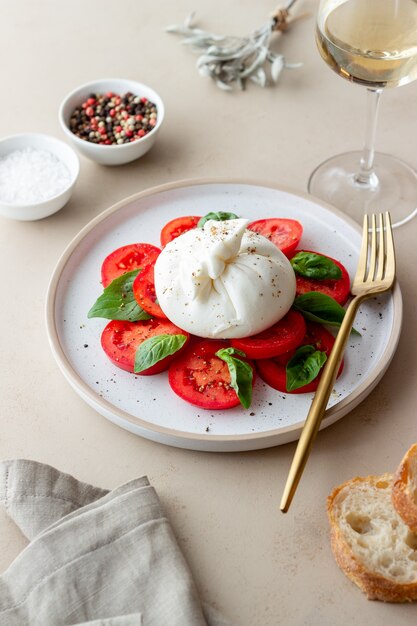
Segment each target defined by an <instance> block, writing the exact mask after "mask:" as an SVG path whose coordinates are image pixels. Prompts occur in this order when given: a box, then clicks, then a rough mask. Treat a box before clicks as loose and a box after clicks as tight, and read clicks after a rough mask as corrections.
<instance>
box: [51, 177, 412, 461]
mask: <svg viewBox="0 0 417 626" xmlns="http://www.w3.org/2000/svg"><path fill="white" fill-rule="evenodd" d="M213 210H214V211H232V212H234V213H237V214H238V215H240V216H242V217H247V218H249V219H259V218H262V217H291V218H295V219H298V220H300V221H301V222H302V224H303V226H304V234H303V238H302V242H301V245H302V247H303V248H305V249H309V250H317V251H320V252H323V253H325V254H328V255H330V256H332V257H335V258H337V259H339V260H340V261H342V262H343V263H344V264H345V266H346V267H347V269H348V271H349V273H350V275H351V276H353V275H354V273H355V270H356V263H357V258H358V251H359V245H360V239H361V232H360V228H359V226H358V225H357V224H355V223H354V222H353V221H351V220H349V219H347V218H346V217H345V216H343V215H342V214H341V213H339V212H337V211H335V210H334V209H332V208H330V207H326V206H325V205H323V204H321V203H319V202H318V201H316V200H315V199H313V198H312V197H310V196H302V195H296V194H294V193H291V192H290V191H286V190H282V189H278V188H276V187H274V186H271V185H265V184H255V183H245V182H242V181H232V182H225V181H220V182H219V181H183V182H178V183H173V184H168V185H163V186H160V187H157V188H154V189H150V190H147V191H144V192H141V193H139V194H137V195H135V196H132V197H130V198H127V199H125V200H123V201H121V202H119V203H118V204H117V205H115V206H113V207H111V208H110V209H108V210H107V211H105V212H104V213H102V214H101V215H99V216H98V217H97V218H95V219H94V220H93V221H92V222H90V223H89V224H88V225H87V226H86V227H85V228H84V229H83V230H82V231H81V232H80V233H79V234H78V235H77V237H75V239H74V240H73V241H72V242H71V244H70V245H69V246H68V248H67V250H66V251H65V252H64V254H63V255H62V257H61V259H60V261H59V262H58V265H57V267H56V269H55V271H54V274H53V276H52V279H51V283H50V286H49V291H48V297H47V330H48V336H49V340H50V344H51V347H52V350H53V353H54V356H55V358H56V360H57V362H58V365H59V367H60V368H61V370H62V372H63V373H64V375H65V377H66V378H67V379H68V381H69V382H70V384H71V385H72V386H73V388H74V389H75V391H76V392H77V393H78V394H79V395H80V396H81V397H82V398H84V400H86V402H88V404H89V405H91V406H92V407H93V408H94V409H96V410H97V411H98V412H99V413H101V414H102V415H103V416H104V417H106V418H108V419H109V420H111V421H112V422H114V423H116V424H118V425H119V426H122V427H123V428H126V429H128V430H130V431H131V432H133V433H135V434H137V435H140V436H142V437H146V438H148V439H152V440H153V441H158V442H160V443H164V444H168V445H173V446H178V447H182V448H189V449H194V450H207V451H238V450H254V449H260V448H266V447H270V446H275V445H278V444H282V443H286V442H289V441H293V440H295V439H297V438H298V436H299V434H300V431H301V428H302V425H303V421H304V419H305V417H306V415H307V412H308V408H309V405H310V403H311V399H312V394H303V395H289V394H281V393H279V392H277V391H275V390H273V389H271V388H270V387H268V386H266V385H265V384H263V382H262V381H261V380H260V379H258V380H257V382H256V385H255V389H254V399H253V404H252V407H251V408H250V409H249V410H246V411H245V410H243V409H241V408H240V407H238V408H236V409H229V410H227V411H210V410H209V411H206V410H203V409H198V408H196V407H193V406H191V405H190V404H188V403H186V402H184V401H183V400H181V399H180V398H178V397H177V396H176V395H175V394H174V393H173V392H172V391H171V389H170V387H169V385H168V380H167V374H166V373H163V374H159V375H157V376H151V377H141V376H134V375H133V374H129V373H128V372H125V371H122V370H119V369H118V368H117V367H115V366H114V365H112V364H111V363H110V361H108V359H107V358H106V357H105V355H104V353H103V352H102V349H101V346H100V335H101V331H102V329H103V328H104V326H105V325H106V323H107V321H106V320H102V319H92V320H88V319H87V312H88V310H89V309H90V307H91V305H92V304H93V303H94V302H95V300H96V298H97V297H98V296H99V295H100V293H101V292H102V287H101V285H100V267H101V263H102V261H103V259H104V258H105V257H106V255H107V254H108V253H109V252H111V251H112V250H114V249H115V248H118V247H119V246H122V245H125V244H129V243H133V242H135V241H140V242H149V243H154V244H156V245H159V233H160V229H161V227H162V226H163V225H164V224H165V223H166V222H167V221H169V220H170V219H173V218H174V217H177V216H180V215H190V214H191V215H204V214H205V213H208V212H209V211H213ZM401 318H402V300H401V292H400V289H399V287H398V285H397V286H396V287H395V289H394V292H393V294H392V295H391V294H388V295H387V294H385V295H383V296H381V297H378V298H375V299H371V300H369V301H367V302H366V303H365V304H363V305H362V307H361V309H360V311H359V314H358V317H357V320H356V324H355V326H356V328H358V329H359V330H360V332H361V333H362V336H361V337H357V336H352V337H351V340H350V341H349V345H348V348H347V353H346V360H345V369H344V372H343V375H342V376H341V377H340V379H339V380H338V381H337V382H336V385H335V389H334V391H333V393H332V396H331V399H330V403H329V407H328V409H327V412H326V416H325V418H324V420H323V422H322V427H326V426H329V425H330V424H332V423H333V422H335V421H336V420H338V419H340V418H341V417H343V416H344V415H346V413H348V412H349V411H351V410H352V409H353V408H354V407H355V406H357V405H358V404H359V403H360V402H361V400H363V399H364V398H365V397H366V395H368V394H369V393H370V391H371V390H372V389H373V388H374V387H375V385H376V384H377V382H378V381H379V380H380V378H381V377H382V375H383V374H384V372H385V370H386V368H387V367H388V365H389V363H390V361H391V358H392V357H393V355H394V352H395V349H396V346H397V343H398V339H399V334H400V329H401Z"/></svg>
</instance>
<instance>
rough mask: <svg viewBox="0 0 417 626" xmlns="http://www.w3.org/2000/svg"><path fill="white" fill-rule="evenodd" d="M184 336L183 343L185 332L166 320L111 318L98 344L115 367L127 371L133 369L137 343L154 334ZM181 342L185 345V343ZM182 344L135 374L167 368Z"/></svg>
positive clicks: (145, 373) (156, 371)
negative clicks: (136, 320)
mask: <svg viewBox="0 0 417 626" xmlns="http://www.w3.org/2000/svg"><path fill="white" fill-rule="evenodd" d="M178 334H181V335H185V336H186V337H187V342H188V339H189V333H187V332H186V331H184V330H181V328H178V326H175V324H172V322H169V321H168V320H167V321H165V320H144V321H139V322H123V321H119V320H113V321H111V322H109V323H108V324H107V326H106V327H105V329H104V330H103V333H102V335H101V345H102V348H103V350H104V352H105V353H106V354H107V356H108V357H109V359H110V361H112V362H113V363H114V364H115V365H117V367H120V368H121V369H123V370H127V371H128V372H134V366H135V356H136V350H137V349H138V348H139V346H140V344H141V343H142V342H143V341H145V339H149V338H150V337H154V336H155V335H178ZM187 342H186V343H185V345H186V344H187ZM185 345H184V346H183V347H182V348H181V350H179V351H178V352H176V353H175V354H171V355H169V356H167V357H165V359H162V360H161V361H159V362H158V363H155V365H152V367H149V368H148V369H147V370H143V372H140V373H138V374H137V375H138V376H150V375H151V374H159V373H160V372H163V371H164V370H166V369H167V367H168V366H169V365H170V364H171V363H172V361H173V360H174V359H175V358H176V357H177V356H178V355H179V354H180V352H181V351H182V350H183V349H184V347H185Z"/></svg>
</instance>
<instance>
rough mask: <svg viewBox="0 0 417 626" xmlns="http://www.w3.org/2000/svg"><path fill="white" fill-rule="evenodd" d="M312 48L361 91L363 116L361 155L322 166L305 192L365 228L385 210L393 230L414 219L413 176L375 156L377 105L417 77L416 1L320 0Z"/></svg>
mask: <svg viewBox="0 0 417 626" xmlns="http://www.w3.org/2000/svg"><path fill="white" fill-rule="evenodd" d="M316 40H317V46H318V49H319V51H320V54H321V56H322V57H323V59H324V60H325V61H326V63H327V64H328V65H329V66H330V67H331V68H332V69H333V70H334V71H335V72H337V73H338V74H339V76H342V77H343V78H346V79H347V80H350V81H352V82H354V83H358V84H360V85H365V87H367V92H368V111H367V116H366V133H365V143H364V149H363V151H362V152H361V151H355V152H346V153H343V154H340V155H337V156H334V157H331V158H330V159H328V160H327V161H325V162H324V163H322V164H321V165H319V166H318V167H317V168H316V169H315V171H314V172H313V173H312V175H311V177H310V180H309V182H308V190H309V192H310V193H311V194H313V195H314V196H317V197H319V198H321V199H323V200H326V201H327V202H329V203H331V204H333V205H334V206H336V207H338V208H339V209H341V210H343V211H345V212H346V214H348V215H350V216H351V217H353V218H354V219H356V220H357V221H359V222H362V219H363V215H364V213H368V212H380V211H390V213H391V216H392V220H393V222H394V226H400V225H401V224H404V223H406V222H408V221H409V220H410V219H412V218H413V217H414V216H415V215H416V214H417V175H416V172H415V171H414V170H413V169H412V168H411V167H410V166H409V165H407V164H406V163H404V162H403V161H401V160H399V159H397V158H396V157H393V156H390V155H388V154H381V153H378V152H375V150H374V140H375V131H376V122H377V115H378V105H379V100H380V96H381V93H382V90H383V89H384V88H385V87H397V86H400V85H405V84H407V83H409V82H410V81H412V80H414V79H416V78H417V2H416V0H320V6H319V10H318V16H317V30H316Z"/></svg>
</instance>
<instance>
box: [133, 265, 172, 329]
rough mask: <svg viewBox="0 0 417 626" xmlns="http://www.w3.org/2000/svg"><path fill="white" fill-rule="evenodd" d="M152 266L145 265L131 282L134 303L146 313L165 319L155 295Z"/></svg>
mask: <svg viewBox="0 0 417 626" xmlns="http://www.w3.org/2000/svg"><path fill="white" fill-rule="evenodd" d="M154 267H155V266H154V264H153V263H152V265H146V266H145V267H144V268H143V270H142V271H141V272H139V274H138V275H137V276H136V278H135V280H134V281H133V285H132V289H133V295H134V296H135V300H136V302H137V303H138V304H139V306H141V307H142V309H143V310H144V311H146V313H149V315H152V316H155V317H161V318H164V319H167V316H166V315H165V313H164V312H163V310H162V309H161V307H160V306H159V304H158V300H157V298H156V293H155V280H154Z"/></svg>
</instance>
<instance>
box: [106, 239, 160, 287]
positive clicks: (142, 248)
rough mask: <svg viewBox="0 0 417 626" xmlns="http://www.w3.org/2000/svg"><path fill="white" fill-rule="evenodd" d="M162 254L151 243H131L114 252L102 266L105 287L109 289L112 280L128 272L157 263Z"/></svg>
mask: <svg viewBox="0 0 417 626" xmlns="http://www.w3.org/2000/svg"><path fill="white" fill-rule="evenodd" d="M160 252H161V250H160V248H157V247H156V246H153V245H152V244H150V243H131V244H128V245H127V246H122V247H121V248H117V250H113V252H111V253H110V254H109V255H108V256H106V258H105V259H104V261H103V264H102V266H101V282H102V285H103V287H107V286H108V285H110V283H111V282H112V280H114V279H115V278H117V277H118V276H121V275H122V274H125V273H126V272H132V271H133V270H136V269H138V268H140V267H143V266H144V265H148V264H149V263H155V261H156V259H157V257H158V255H159V254H160Z"/></svg>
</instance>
